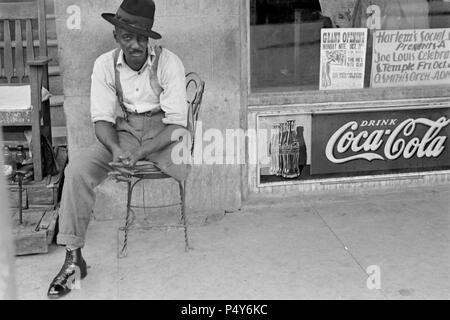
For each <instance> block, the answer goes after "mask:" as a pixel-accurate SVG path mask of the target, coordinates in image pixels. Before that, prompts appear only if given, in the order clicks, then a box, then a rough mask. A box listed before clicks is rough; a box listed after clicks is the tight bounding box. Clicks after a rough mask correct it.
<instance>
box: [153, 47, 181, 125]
mask: <svg viewBox="0 0 450 320" xmlns="http://www.w3.org/2000/svg"><path fill="white" fill-rule="evenodd" d="M161 59H164V60H163V61H160V62H161V63H160V65H159V67H160V68H158V72H160V74H159V75H158V78H159V79H160V82H161V86H162V88H163V92H162V93H161V96H160V105H161V109H162V110H163V111H164V113H165V118H164V119H163V122H164V123H165V124H177V125H180V126H183V127H187V117H188V106H187V95H186V76H185V71H184V66H183V63H182V62H181V60H180V59H179V58H178V57H177V56H176V55H175V54H172V53H170V52H164V54H162V55H161Z"/></svg>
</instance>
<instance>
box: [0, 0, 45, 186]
mask: <svg viewBox="0 0 450 320" xmlns="http://www.w3.org/2000/svg"><path fill="white" fill-rule="evenodd" d="M12 30H13V31H12ZM1 31H2V32H1ZM36 49H37V50H36ZM47 55H48V51H47V27H46V16H45V0H33V1H29V2H1V3H0V96H1V99H0V100H1V101H0V126H1V127H2V129H3V130H4V131H5V130H6V128H7V127H15V128H16V129H15V131H17V129H18V128H20V131H22V130H26V128H28V130H29V128H30V127H31V132H32V142H31V145H30V146H29V147H30V148H31V150H32V154H33V169H34V179H35V180H36V181H40V180H42V178H43V172H42V171H43V170H42V154H41V135H43V136H45V137H46V138H47V139H48V141H50V142H51V141H52V136H51V120H50V101H49V93H48V91H47V90H48V84H49V81H48V63H49V61H50V60H51V59H49V58H48V56H47Z"/></svg>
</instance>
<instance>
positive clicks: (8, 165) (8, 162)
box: [3, 146, 16, 177]
mask: <svg viewBox="0 0 450 320" xmlns="http://www.w3.org/2000/svg"><path fill="white" fill-rule="evenodd" d="M3 164H4V168H3V172H4V173H5V175H6V176H7V177H11V176H13V175H14V173H15V172H16V165H15V164H16V163H15V162H14V159H13V154H12V152H11V149H10V148H9V146H4V147H3Z"/></svg>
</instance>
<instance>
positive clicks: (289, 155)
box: [282, 120, 300, 179]
mask: <svg viewBox="0 0 450 320" xmlns="http://www.w3.org/2000/svg"><path fill="white" fill-rule="evenodd" d="M286 123H287V124H286V126H287V128H286V134H287V136H286V140H285V142H284V144H283V159H285V160H284V161H285V164H284V166H283V174H282V175H283V178H287V179H294V178H297V177H299V176H300V169H299V151H300V143H299V141H298V139H297V133H296V132H295V120H288V121H287V122H286Z"/></svg>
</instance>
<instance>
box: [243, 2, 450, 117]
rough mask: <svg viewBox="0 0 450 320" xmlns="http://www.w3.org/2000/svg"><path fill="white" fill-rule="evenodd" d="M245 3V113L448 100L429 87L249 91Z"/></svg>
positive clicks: (448, 88)
mask: <svg viewBox="0 0 450 320" xmlns="http://www.w3.org/2000/svg"><path fill="white" fill-rule="evenodd" d="M242 1H243V2H244V4H243V5H242V6H241V8H242V9H243V10H244V12H243V14H242V16H243V19H242V20H241V23H242V26H241V39H242V46H243V52H242V54H243V56H242V57H243V59H245V60H246V61H245V62H244V61H243V62H242V64H241V65H242V68H245V69H246V72H245V73H244V72H243V73H242V77H245V78H243V79H241V81H242V82H243V83H244V84H245V86H244V87H246V88H244V89H246V92H247V99H246V100H247V106H248V110H247V111H248V112H250V111H252V110H257V109H259V108H260V107H261V106H272V107H275V108H276V106H284V105H298V104H323V103H346V102H347V103H354V102H362V101H378V100H383V101H395V100H399V104H400V105H401V101H400V100H405V99H408V100H409V99H420V100H423V99H425V100H426V99H430V102H431V101H432V100H433V99H436V98H444V99H448V100H449V101H450V84H449V85H432V84H431V85H429V86H408V87H405V86H402V87H389V88H363V89H345V90H304V91H302V90H295V91H286V90H283V89H280V90H277V88H276V87H274V88H271V89H270V90H267V91H263V90H252V86H251V45H252V41H251V40H252V39H251V38H250V33H251V32H250V28H251V26H250V15H251V12H250V10H251V8H250V0H249V1H246V0H242Z"/></svg>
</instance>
